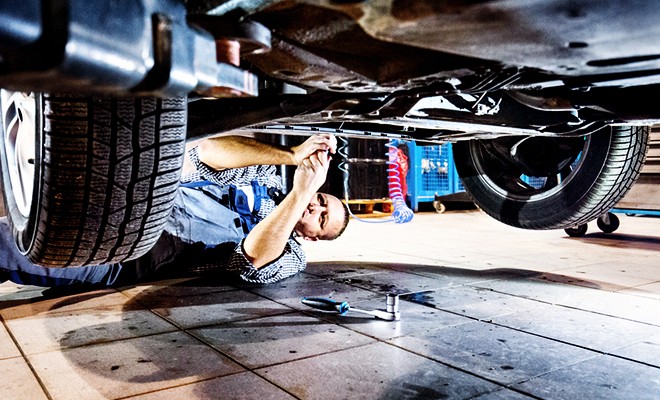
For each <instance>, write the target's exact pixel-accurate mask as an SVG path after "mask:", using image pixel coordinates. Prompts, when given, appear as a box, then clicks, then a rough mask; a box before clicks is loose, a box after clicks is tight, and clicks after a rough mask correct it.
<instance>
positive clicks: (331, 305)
mask: <svg viewBox="0 0 660 400" xmlns="http://www.w3.org/2000/svg"><path fill="white" fill-rule="evenodd" d="M301 301H302V303H303V304H305V305H307V306H309V307H313V308H316V309H319V310H323V311H333V312H336V313H338V314H339V315H344V314H346V313H347V312H348V311H353V312H357V313H361V314H367V315H371V316H373V317H376V318H377V319H382V320H385V321H398V320H399V319H401V313H400V312H399V296H398V295H395V294H388V295H387V297H386V305H387V307H386V311H383V310H362V309H360V308H355V307H351V306H350V305H349V304H348V303H347V302H345V301H337V300H332V299H325V298H321V297H303V298H302V300H301Z"/></svg>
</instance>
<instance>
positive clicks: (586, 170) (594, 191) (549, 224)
mask: <svg viewBox="0 0 660 400" xmlns="http://www.w3.org/2000/svg"><path fill="white" fill-rule="evenodd" d="M648 137H649V128H648V127H642V126H614V127H607V128H604V129H602V130H600V131H598V132H595V133H593V134H591V135H589V136H587V137H584V138H549V137H530V138H520V137H517V138H511V137H505V138H499V139H493V140H471V141H467V142H458V143H455V144H454V145H453V149H454V159H455V162H456V168H457V171H458V174H459V176H460V177H461V179H462V181H463V185H464V186H465V190H466V192H467V193H468V194H469V195H470V196H471V197H472V199H473V200H474V202H475V203H476V204H477V205H478V206H479V207H480V208H481V209H482V210H483V211H485V212H486V213H487V214H489V215H490V216H492V217H493V218H495V219H497V220H499V221H501V222H503V223H505V224H508V225H511V226H515V227H518V228H524V229H566V228H571V227H575V226H580V225H583V224H587V223H588V222H590V221H593V220H594V219H596V218H598V216H600V215H603V214H604V213H605V212H607V211H609V210H610V209H611V208H613V207H614V206H615V205H616V204H617V203H618V202H619V200H621V199H622V198H623V196H624V195H625V194H626V193H627V192H628V191H629V190H630V188H631V186H632V185H633V183H634V182H635V180H636V179H637V177H638V176H639V173H640V171H641V168H642V165H643V164H644V160H645V157H646V151H647V149H648Z"/></svg>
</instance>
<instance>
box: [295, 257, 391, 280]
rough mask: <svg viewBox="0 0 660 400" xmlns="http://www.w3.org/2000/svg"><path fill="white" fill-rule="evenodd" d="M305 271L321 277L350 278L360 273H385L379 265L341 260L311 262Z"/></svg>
mask: <svg viewBox="0 0 660 400" xmlns="http://www.w3.org/2000/svg"><path fill="white" fill-rule="evenodd" d="M305 273H307V274H309V275H313V276H317V277H320V278H340V279H341V278H350V277H353V276H359V275H369V274H379V273H383V269H382V268H381V267H380V266H379V265H373V264H365V263H361V262H355V261H340V262H330V261H325V262H318V261H317V262H310V263H308V264H307V267H306V268H305Z"/></svg>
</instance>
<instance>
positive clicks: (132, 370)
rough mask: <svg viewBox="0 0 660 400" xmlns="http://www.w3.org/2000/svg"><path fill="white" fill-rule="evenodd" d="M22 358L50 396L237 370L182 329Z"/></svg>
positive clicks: (166, 383)
mask: <svg viewBox="0 0 660 400" xmlns="http://www.w3.org/2000/svg"><path fill="white" fill-rule="evenodd" d="M28 357H29V360H30V362H31V363H32V365H33V367H34V369H35V371H36V373H37V374H38V376H39V377H40V378H41V379H42V381H43V382H44V385H45V387H46V389H47V390H48V392H49V393H50V395H51V396H52V398H53V399H54V400H63V399H74V400H83V399H114V398H120V397H128V396H134V395H137V394H142V393H147V392H151V391H154V390H158V389H165V388H171V387H174V386H179V385H182V384H186V383H191V382H196V381H199V380H204V379H209V378H213V377H218V376H222V375H227V374H231V373H235V372H239V371H241V370H242V368H240V367H239V366H238V365H237V364H235V363H233V362H232V361H230V360H228V359H227V358H225V357H223V356H221V355H220V354H218V353H217V352H216V351H215V350H213V349H211V348H209V347H208V346H206V345H204V344H202V343H201V342H199V341H197V340H195V339H193V338H192V337H190V336H189V335H187V334H185V333H182V332H176V333H166V334H162V335H154V336H148V337H142V338H136V339H130V340H122V341H116V342H112V343H106V344H100V345H94V346H86V347H78V348H74V349H66V350H62V351H58V352H48V353H39V354H34V355H31V356H28Z"/></svg>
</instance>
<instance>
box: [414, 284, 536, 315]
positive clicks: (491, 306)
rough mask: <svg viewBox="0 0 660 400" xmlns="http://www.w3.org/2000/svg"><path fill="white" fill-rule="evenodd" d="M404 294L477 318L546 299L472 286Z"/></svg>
mask: <svg viewBox="0 0 660 400" xmlns="http://www.w3.org/2000/svg"><path fill="white" fill-rule="evenodd" d="M401 298H402V299H403V300H407V301H410V302H413V303H418V304H423V305H425V306H428V307H432V308H436V309H440V310H445V311H450V312H454V313H457V314H460V315H465V316H467V317H470V318H476V319H492V318H493V317H495V316H499V315H506V314H510V313H513V312H520V311H522V310H529V309H533V308H537V307H541V306H543V303H541V302H538V301H534V300H529V299H524V298H521V297H517V296H511V295H508V294H503V293H498V292H494V291H492V290H490V289H483V288H480V287H472V286H467V287H455V288H447V289H442V290H433V291H428V292H420V293H411V294H407V295H404V296H402V297H401Z"/></svg>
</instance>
